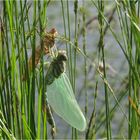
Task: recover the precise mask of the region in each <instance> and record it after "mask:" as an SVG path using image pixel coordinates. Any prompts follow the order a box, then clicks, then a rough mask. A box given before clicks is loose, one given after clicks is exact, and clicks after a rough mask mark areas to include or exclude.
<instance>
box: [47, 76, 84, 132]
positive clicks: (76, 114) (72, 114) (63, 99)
mask: <svg viewBox="0 0 140 140" xmlns="http://www.w3.org/2000/svg"><path fill="white" fill-rule="evenodd" d="M47 99H48V103H49V104H50V105H51V107H52V108H53V110H54V111H55V112H56V113H57V114H58V115H59V116H60V117H61V118H63V119H64V120H65V121H66V122H67V123H69V124H70V125H71V126H72V127H74V128H76V129H78V130H80V131H84V130H85V129H86V120H85V117H84V115H83V113H82V111H81V109H80V107H79V105H78V103H77V101H76V99H75V96H74V93H73V90H72V87H71V84H70V81H69V79H68V77H67V76H66V74H65V73H62V74H61V76H60V77H59V78H58V79H55V80H54V82H53V83H52V84H51V85H48V86H47Z"/></svg>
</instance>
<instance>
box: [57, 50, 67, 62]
mask: <svg viewBox="0 0 140 140" xmlns="http://www.w3.org/2000/svg"><path fill="white" fill-rule="evenodd" d="M57 60H58V61H67V60H68V58H67V55H66V51H64V50H63V51H59V52H58V56H57Z"/></svg>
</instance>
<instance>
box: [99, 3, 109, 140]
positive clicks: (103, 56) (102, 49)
mask: <svg viewBox="0 0 140 140" xmlns="http://www.w3.org/2000/svg"><path fill="white" fill-rule="evenodd" d="M98 6H99V10H100V11H101V12H102V13H104V1H98ZM100 11H99V14H98V21H99V25H100V41H99V46H100V48H101V53H102V61H103V74H104V78H105V79H106V70H105V54H104V29H103V28H104V19H103V17H102V15H101V12H100ZM99 46H98V47H99ZM99 51H100V50H99ZM104 91H105V106H106V131H107V139H108V140H110V139H111V128H110V111H109V99H108V91H107V85H106V83H104Z"/></svg>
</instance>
